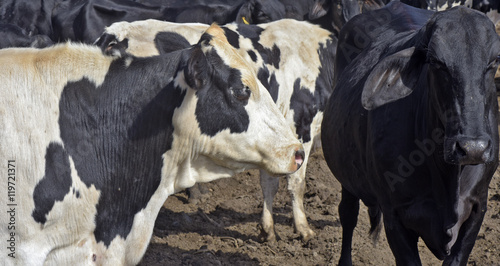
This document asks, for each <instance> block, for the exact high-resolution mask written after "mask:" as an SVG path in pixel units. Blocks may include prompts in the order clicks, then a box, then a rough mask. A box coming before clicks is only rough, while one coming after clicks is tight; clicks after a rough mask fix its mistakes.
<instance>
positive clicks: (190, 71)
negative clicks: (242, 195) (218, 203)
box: [174, 26, 303, 175]
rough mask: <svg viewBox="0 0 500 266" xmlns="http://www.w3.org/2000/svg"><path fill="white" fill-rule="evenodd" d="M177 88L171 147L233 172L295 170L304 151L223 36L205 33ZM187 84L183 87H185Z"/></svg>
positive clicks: (217, 31)
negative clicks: (182, 94)
mask: <svg viewBox="0 0 500 266" xmlns="http://www.w3.org/2000/svg"><path fill="white" fill-rule="evenodd" d="M207 33H208V34H204V35H203V36H202V38H201V40H200V43H198V44H197V45H196V46H195V47H194V49H193V50H192V51H193V52H192V54H191V58H190V59H189V61H188V63H187V66H186V67H185V68H184V71H183V73H180V75H178V76H177V78H176V79H177V83H178V84H179V86H181V87H186V88H187V93H186V98H185V100H184V103H183V104H182V106H181V107H180V111H179V112H176V113H175V114H174V127H175V131H174V142H175V141H180V142H185V143H186V144H188V143H189V142H190V143H189V146H190V147H192V149H193V152H194V153H195V154H197V156H202V157H205V159H203V160H205V161H206V160H207V159H208V160H209V161H211V162H213V163H214V164H215V165H217V166H223V167H225V168H228V169H232V170H234V171H242V170H245V169H249V168H261V169H264V170H266V171H267V172H269V173H271V174H273V175H278V174H287V173H291V172H293V171H295V170H297V169H298V167H299V166H300V165H301V163H302V160H303V151H302V150H303V149H302V145H301V144H300V143H299V141H298V140H297V138H296V137H295V136H294V134H293V133H292V130H291V129H290V127H289V126H288V125H287V123H286V122H285V119H284V117H283V115H282V114H281V113H280V112H279V110H278V108H277V107H276V105H275V104H274V103H273V101H272V99H271V97H270V95H269V94H268V93H267V91H266V90H265V88H264V87H263V86H262V84H261V83H260V82H259V81H258V80H257V79H256V76H255V73H254V72H253V70H252V69H251V68H250V66H249V65H248V64H247V62H246V61H244V60H243V59H242V58H241V57H240V56H239V55H238V54H237V53H236V51H235V50H234V48H233V47H232V46H230V45H229V43H228V42H227V39H226V38H225V36H224V31H223V30H222V29H220V28H218V27H213V26H212V27H211V28H209V29H208V30H207ZM183 83H185V84H183Z"/></svg>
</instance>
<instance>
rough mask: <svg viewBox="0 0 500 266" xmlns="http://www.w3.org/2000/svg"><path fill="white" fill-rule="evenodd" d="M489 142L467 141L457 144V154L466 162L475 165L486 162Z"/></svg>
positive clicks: (460, 141)
mask: <svg viewBox="0 0 500 266" xmlns="http://www.w3.org/2000/svg"><path fill="white" fill-rule="evenodd" d="M489 146H490V142H489V141H488V140H477V139H466V140H459V141H457V143H456V144H455V152H456V154H457V155H458V156H459V158H462V160H463V161H464V162H467V163H470V164H473V163H481V162H483V161H486V160H487V159H488V158H487V157H488V152H487V151H488V148H489Z"/></svg>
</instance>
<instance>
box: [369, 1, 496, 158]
mask: <svg viewBox="0 0 500 266" xmlns="http://www.w3.org/2000/svg"><path fill="white" fill-rule="evenodd" d="M457 19H458V20H457ZM416 36H417V37H416V38H419V39H418V42H417V44H416V46H413V47H410V48H407V49H404V50H401V51H398V52H397V53H394V54H392V55H390V56H388V57H386V58H384V59H383V60H381V61H380V62H379V63H378V64H377V65H376V66H375V68H374V69H373V70H372V71H371V73H370V75H369V76H368V78H367V81H366V82H365V85H364V89H363V94H362V103H363V106H364V107H365V108H366V109H368V110H370V109H374V108H377V107H378V106H381V105H384V104H386V103H389V102H392V101H395V100H398V99H401V98H403V97H406V96H407V95H409V94H411V93H412V92H413V90H415V88H419V87H426V88H428V94H429V96H430V97H429V99H430V106H432V107H431V108H432V110H434V111H433V112H434V113H435V115H432V117H438V120H439V121H438V124H439V125H438V124H432V125H431V127H432V126H434V127H436V128H432V129H431V130H436V129H441V128H444V135H445V137H444V160H445V161H446V162H448V163H451V164H458V165H463V164H480V163H490V162H493V161H495V160H496V158H497V155H496V153H497V152H496V151H497V150H498V133H497V131H498V129H497V126H496V123H497V120H496V119H497V118H496V117H497V112H498V110H497V98H496V88H495V84H494V82H493V78H494V74H495V71H496V67H497V65H498V64H497V58H498V55H499V53H500V43H499V39H498V35H497V34H496V32H495V29H494V26H493V23H491V21H489V19H488V18H487V17H486V16H484V15H483V14H481V13H479V12H477V11H474V10H471V9H468V8H465V7H456V8H453V9H450V10H447V11H443V12H438V13H436V14H435V15H434V16H433V18H431V19H430V20H429V22H428V23H427V25H426V26H425V27H423V28H422V29H421V31H420V32H419V34H417V35H416ZM457 42H460V43H457ZM426 93H427V92H426Z"/></svg>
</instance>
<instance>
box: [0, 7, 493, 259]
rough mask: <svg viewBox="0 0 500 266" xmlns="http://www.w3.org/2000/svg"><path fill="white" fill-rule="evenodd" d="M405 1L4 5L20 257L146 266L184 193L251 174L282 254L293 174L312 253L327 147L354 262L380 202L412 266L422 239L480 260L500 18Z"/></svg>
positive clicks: (9, 205) (1, 95)
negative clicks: (319, 166) (314, 203)
mask: <svg viewBox="0 0 500 266" xmlns="http://www.w3.org/2000/svg"><path fill="white" fill-rule="evenodd" d="M402 2H403V3H402ZM402 2H399V1H394V2H389V1H384V0H378V1H377V0H363V1H357V0H330V1H329V0H234V1H230V0H191V1H182V0H137V1H131V0H120V1H118V0H43V1H42V0H40V1H33V0H24V1H18V0H4V1H2V2H1V3H0V31H1V34H2V35H1V38H0V48H2V49H0V78H1V81H2V82H1V84H0V125H1V128H0V159H1V162H0V164H1V165H2V167H1V168H0V169H1V171H2V175H3V176H5V178H6V182H4V184H3V185H1V187H2V191H1V193H2V196H0V199H1V200H0V204H1V207H0V208H1V210H2V213H3V215H2V216H1V218H0V221H1V225H0V228H1V229H0V237H1V239H2V240H3V241H5V240H7V241H8V247H7V249H5V248H3V251H2V252H1V254H2V255H1V256H2V261H4V262H5V263H6V264H8V265H10V264H12V265H71V264H74V265H135V264H137V263H139V262H140V260H141V258H142V256H143V255H144V253H145V251H146V249H147V247H148V244H149V241H150V239H151V236H152V232H153V227H154V223H155V219H156V217H157V215H158V212H159V210H160V208H161V207H162V205H163V203H164V201H165V200H166V198H167V197H168V196H169V195H172V194H174V193H176V192H179V191H181V190H184V189H187V188H189V187H192V186H193V185H194V184H196V183H198V182H209V181H212V180H215V179H219V178H226V177H231V176H233V175H234V174H235V173H238V172H241V171H245V170H247V169H260V170H261V171H260V183H261V187H262V190H263V195H264V204H263V213H262V228H263V231H264V232H263V233H264V235H265V236H266V240H267V241H276V236H275V232H274V222H273V213H272V205H273V199H274V196H275V194H276V192H277V189H278V182H279V179H278V178H276V177H277V176H280V175H287V181H288V190H289V191H290V193H291V195H292V204H293V217H294V223H295V224H294V225H295V228H296V229H297V231H298V232H299V233H300V235H301V237H302V238H303V239H304V240H305V241H307V240H308V239H310V238H313V237H315V233H314V231H313V230H312V229H311V228H310V226H309V224H308V222H307V217H306V214H305V211H304V203H303V195H304V192H305V188H306V186H305V180H306V178H305V174H306V165H307V162H308V159H309V155H310V153H311V151H312V150H313V149H314V148H315V147H321V146H322V148H323V153H324V156H325V160H326V162H327V164H328V166H329V167H330V169H331V171H332V172H333V174H334V175H335V177H336V178H337V179H338V180H339V181H340V183H341V185H342V200H341V203H340V205H339V216H340V221H341V225H342V229H343V233H342V254H341V257H340V261H339V264H341V265H351V264H352V259H351V246H352V236H353V230H354V228H355V226H356V223H357V216H358V211H359V201H360V200H362V201H363V203H364V204H365V205H366V206H368V209H369V214H370V222H371V229H370V233H372V234H373V236H374V237H376V236H377V234H378V233H379V232H380V229H381V226H382V225H383V226H384V228H385V232H386V235H387V239H388V242H389V245H390V247H391V249H392V251H393V254H394V257H395V260H396V264H397V265H420V264H421V263H420V258H419V254H418V249H417V241H418V239H419V238H422V239H423V241H424V242H425V244H426V245H427V247H428V248H429V249H430V250H431V251H432V252H433V254H434V255H435V256H436V257H437V258H439V259H441V260H444V262H443V264H444V265H465V264H466V263H467V259H468V256H469V254H470V252H471V250H472V248H473V246H474V242H475V239H476V236H477V234H478V232H479V229H480V226H481V224H482V220H483V218H484V215H485V212H486V203H487V193H488V185H489V183H490V180H491V178H492V176H493V174H494V172H495V170H496V168H497V165H498V152H499V151H498V148H499V147H498V146H499V141H498V127H497V116H498V115H497V113H498V104H497V94H496V93H497V89H496V87H495V82H494V77H495V72H496V70H497V67H498V62H499V61H500V57H499V56H500V40H499V36H498V35H497V33H496V31H495V22H496V19H497V15H498V10H499V8H500V3H499V2H498V1H480V0H473V1H472V0H467V1H465V0H462V1H457V3H454V2H453V1H452V0H438V1H431V0H428V1H424V0H421V1H417V0H406V1H402ZM455 5H459V7H453V6H455ZM464 5H465V6H466V7H464ZM429 9H430V10H429ZM441 9H442V10H444V11H438V12H436V10H441ZM474 9H477V10H479V11H477V10H474ZM485 14H486V15H485ZM213 22H215V23H213ZM212 23H213V24H212ZM19 47H24V48H19ZM7 179H8V180H7ZM6 214H7V215H6ZM382 221H383V222H382Z"/></svg>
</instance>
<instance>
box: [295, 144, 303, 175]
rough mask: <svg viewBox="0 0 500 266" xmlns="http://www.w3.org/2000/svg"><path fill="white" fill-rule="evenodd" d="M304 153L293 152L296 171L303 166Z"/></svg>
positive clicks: (300, 151) (299, 151)
mask: <svg viewBox="0 0 500 266" xmlns="http://www.w3.org/2000/svg"><path fill="white" fill-rule="evenodd" d="M304 158H305V152H304V150H302V149H299V150H297V151H295V165H296V166H297V170H299V168H300V167H301V166H302V164H304Z"/></svg>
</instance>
